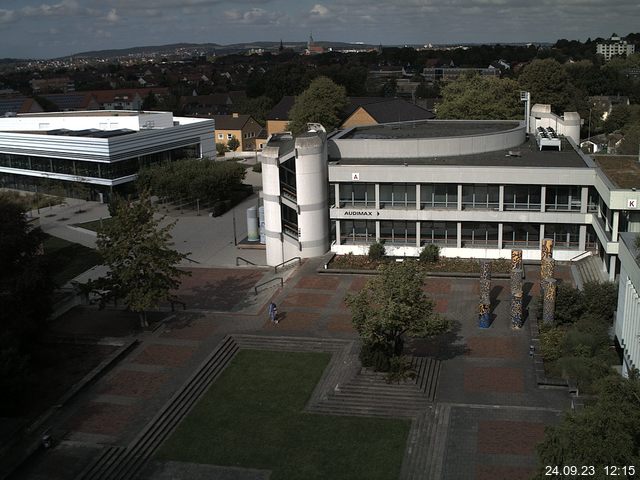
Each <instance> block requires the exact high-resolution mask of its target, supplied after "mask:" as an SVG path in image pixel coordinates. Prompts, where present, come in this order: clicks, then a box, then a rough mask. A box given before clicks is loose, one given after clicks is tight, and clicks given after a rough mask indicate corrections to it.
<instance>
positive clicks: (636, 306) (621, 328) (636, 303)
mask: <svg viewBox="0 0 640 480" xmlns="http://www.w3.org/2000/svg"><path fill="white" fill-rule="evenodd" d="M637 236H638V234H637V233H622V234H621V235H620V240H621V241H620V250H619V255H620V278H619V280H618V309H617V311H616V321H615V325H614V327H615V334H616V338H617V339H618V342H619V343H620V347H621V350H622V351H623V355H622V374H623V375H624V376H625V377H626V376H628V375H629V372H630V371H631V370H633V369H634V368H640V295H639V292H640V265H639V264H638V255H639V254H640V252H639V251H638V249H637V248H636V246H635V242H636V237H637Z"/></svg>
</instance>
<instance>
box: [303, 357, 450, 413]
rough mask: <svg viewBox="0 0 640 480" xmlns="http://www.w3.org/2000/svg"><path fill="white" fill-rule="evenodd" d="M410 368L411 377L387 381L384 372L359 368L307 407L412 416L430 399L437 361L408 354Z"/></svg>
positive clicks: (425, 407)
mask: <svg viewBox="0 0 640 480" xmlns="http://www.w3.org/2000/svg"><path fill="white" fill-rule="evenodd" d="M410 369H411V370H413V371H414V372H415V377H414V378H413V379H407V380H403V381H401V382H399V383H389V382H388V381H387V376H386V374H384V373H380V372H374V371H371V370H369V369H365V368H363V369H361V370H360V371H359V372H358V373H357V374H356V375H355V376H354V377H352V378H351V379H350V380H348V381H347V382H346V383H343V384H338V385H336V387H335V388H333V389H332V390H330V391H329V392H328V393H327V394H326V397H325V398H324V399H322V400H321V401H320V402H318V403H317V404H315V405H310V406H309V407H308V410H309V411H313V412H318V413H325V414H331V415H357V416H367V417H369V416H381V417H409V418H414V417H416V416H418V415H420V414H421V413H422V412H424V411H425V410H426V409H427V408H429V407H430V405H431V403H432V402H433V400H434V397H435V392H436V386H437V382H438V375H439V373H440V362H439V361H438V360H435V359H433V358H425V357H412V358H411V366H410Z"/></svg>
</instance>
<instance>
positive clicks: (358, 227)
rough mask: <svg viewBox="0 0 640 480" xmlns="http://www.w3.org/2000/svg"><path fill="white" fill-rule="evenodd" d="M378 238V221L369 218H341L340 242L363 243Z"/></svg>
mask: <svg viewBox="0 0 640 480" xmlns="http://www.w3.org/2000/svg"><path fill="white" fill-rule="evenodd" d="M375 240H376V222H372V221H367V220H341V221H340V243H342V244H347V245H348V244H363V243H373V242H375Z"/></svg>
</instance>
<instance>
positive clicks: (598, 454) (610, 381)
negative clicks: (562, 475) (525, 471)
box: [537, 375, 640, 478]
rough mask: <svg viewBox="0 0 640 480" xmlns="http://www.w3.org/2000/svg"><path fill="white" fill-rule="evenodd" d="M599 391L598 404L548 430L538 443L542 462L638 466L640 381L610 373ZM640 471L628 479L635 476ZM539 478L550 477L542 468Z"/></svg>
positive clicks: (639, 459)
mask: <svg viewBox="0 0 640 480" xmlns="http://www.w3.org/2000/svg"><path fill="white" fill-rule="evenodd" d="M597 392H598V399H597V402H595V404H590V405H587V406H586V407H585V408H584V409H583V410H581V411H579V412H576V413H570V414H567V415H566V416H565V418H564V419H563V420H562V422H561V423H560V424H559V425H557V426H551V427H547V428H546V429H545V439H544V441H543V442H542V443H541V444H540V445H539V446H538V459H539V463H540V464H541V465H589V466H593V467H595V469H596V472H604V470H603V469H604V467H609V466H611V465H634V466H635V468H636V469H637V468H638V465H639V464H640V455H639V453H638V452H639V449H640V435H638V432H639V431H640V382H638V380H637V379H623V378H621V377H620V376H618V375H610V376H608V377H606V378H605V379H603V380H601V381H600V382H599V384H598V387H597ZM637 472H638V470H636V472H635V473H632V474H631V475H629V476H628V477H627V478H632V477H633V478H635V475H636V474H637ZM596 477H597V475H596ZM537 478H548V476H545V472H544V471H542V472H540V473H539V474H538V477H537ZM598 478H601V477H598Z"/></svg>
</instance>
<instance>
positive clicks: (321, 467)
mask: <svg viewBox="0 0 640 480" xmlns="http://www.w3.org/2000/svg"><path fill="white" fill-rule="evenodd" d="M329 358H330V355H329V354H323V353H283V352H265V351H253V350H241V351H240V352H239V353H238V355H237V356H236V358H235V359H234V360H233V362H232V363H231V364H230V365H229V367H227V369H226V370H225V371H224V372H223V374H222V375H221V376H220V378H219V379H218V380H217V381H216V382H215V383H214V384H213V385H212V386H211V388H210V389H209V391H208V392H207V393H206V394H205V395H204V397H203V398H202V399H201V400H200V401H199V403H198V404H197V405H196V407H195V408H194V409H193V411H192V412H191V413H190V414H189V415H188V416H187V417H186V418H185V419H184V420H183V421H182V423H181V424H180V426H179V427H178V429H177V430H176V431H175V432H174V434H173V435H172V436H171V437H170V438H169V439H168V440H167V441H166V442H165V444H164V445H163V446H162V447H161V448H160V450H159V452H158V454H157V456H158V457H159V459H162V460H173V461H184V462H195V463H208V464H213V465H226V466H236V467H245V468H257V469H266V470H272V472H273V473H272V475H271V479H272V480H300V479H305V480H313V479H318V480H321V479H322V480H325V479H331V480H338V479H345V480H347V479H348V480H357V479H362V480H375V479H380V480H383V479H384V480H388V479H390V478H398V476H399V474H400V466H401V463H402V457H403V454H404V450H405V443H406V440H407V435H408V432H409V426H410V422H409V421H408V420H395V419H380V418H363V417H342V416H328V415H317V414H312V413H305V412H303V411H302V409H303V408H304V406H305V404H306V402H307V400H308V399H309V397H310V395H311V392H312V391H313V389H314V387H315V385H316V383H317V382H318V380H319V379H320V376H321V375H322V372H323V370H324V369H325V367H326V366H327V363H328V362H329Z"/></svg>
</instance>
